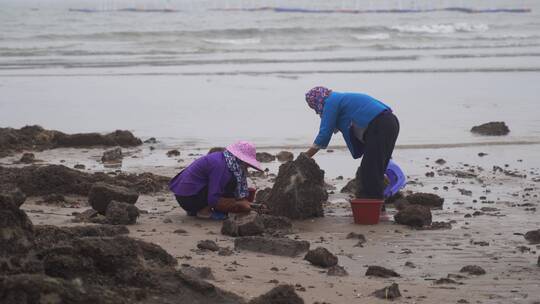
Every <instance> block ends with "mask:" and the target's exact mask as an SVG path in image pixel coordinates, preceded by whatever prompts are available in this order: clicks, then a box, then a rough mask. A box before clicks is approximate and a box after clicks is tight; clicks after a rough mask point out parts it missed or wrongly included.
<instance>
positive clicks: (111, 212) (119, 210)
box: [105, 201, 140, 225]
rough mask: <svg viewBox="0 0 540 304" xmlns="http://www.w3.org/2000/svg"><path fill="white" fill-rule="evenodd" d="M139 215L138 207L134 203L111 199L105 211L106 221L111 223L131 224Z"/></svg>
mask: <svg viewBox="0 0 540 304" xmlns="http://www.w3.org/2000/svg"><path fill="white" fill-rule="evenodd" d="M139 215H140V213H139V209H138V208H137V207H135V206H134V205H131V204H128V203H123V202H117V201H112V202H111V203H110V204H109V206H107V210H106V211H105V217H106V218H107V222H108V223H109V224H111V225H133V224H135V223H136V222H137V218H138V217H139Z"/></svg>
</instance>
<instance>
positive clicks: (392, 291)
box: [373, 283, 401, 300]
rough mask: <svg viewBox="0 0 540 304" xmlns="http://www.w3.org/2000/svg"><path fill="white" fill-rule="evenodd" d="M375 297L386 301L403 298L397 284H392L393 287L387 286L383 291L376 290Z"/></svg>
mask: <svg viewBox="0 0 540 304" xmlns="http://www.w3.org/2000/svg"><path fill="white" fill-rule="evenodd" d="M373 295H374V296H376V297H377V298H379V299H384V300H392V299H396V298H399V297H401V293H400V292H399V285H398V284H396V283H392V285H390V286H386V287H385V288H383V289H379V290H376V291H375V292H374V293H373Z"/></svg>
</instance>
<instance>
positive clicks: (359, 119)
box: [314, 92, 391, 158]
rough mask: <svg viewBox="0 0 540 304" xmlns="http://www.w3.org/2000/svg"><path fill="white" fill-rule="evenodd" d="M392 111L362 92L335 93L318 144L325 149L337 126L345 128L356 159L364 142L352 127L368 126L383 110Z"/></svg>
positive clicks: (327, 106)
mask: <svg viewBox="0 0 540 304" xmlns="http://www.w3.org/2000/svg"><path fill="white" fill-rule="evenodd" d="M385 110H391V109H390V107H389V106H387V105H385V104H384V103H382V102H381V101H379V100H377V99H375V98H373V97H371V96H368V95H365V94H360V93H339V92H332V93H331V94H330V96H328V97H327V98H326V100H325V103H324V107H323V111H322V115H321V125H320V128H319V134H318V135H317V137H316V138H315V141H314V145H315V146H317V147H319V148H322V149H325V148H326V147H328V144H329V143H330V139H331V138H332V134H333V132H334V130H335V129H337V130H339V131H341V133H342V134H343V139H345V143H347V147H348V148H349V151H350V152H351V155H352V156H353V158H360V157H361V156H362V155H363V154H364V152H363V144H362V142H361V141H360V140H358V139H357V138H356V137H354V136H353V134H352V132H351V127H352V126H354V127H356V128H360V129H366V128H367V127H368V125H369V123H370V122H371V121H372V120H373V119H374V118H375V117H377V115H379V114H380V113H381V112H383V111H385Z"/></svg>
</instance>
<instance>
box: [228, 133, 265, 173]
mask: <svg viewBox="0 0 540 304" xmlns="http://www.w3.org/2000/svg"><path fill="white" fill-rule="evenodd" d="M225 149H227V151H229V152H231V153H232V155H234V156H236V158H238V159H239V160H241V161H243V162H245V163H247V164H248V165H250V166H251V167H253V168H255V169H257V170H259V171H263V170H262V169H261V164H260V163H259V161H258V160H257V158H256V154H257V152H256V150H255V145H254V144H252V143H250V142H249V141H243V140H241V141H238V142H235V143H234V144H232V145H229V146H227V148H225Z"/></svg>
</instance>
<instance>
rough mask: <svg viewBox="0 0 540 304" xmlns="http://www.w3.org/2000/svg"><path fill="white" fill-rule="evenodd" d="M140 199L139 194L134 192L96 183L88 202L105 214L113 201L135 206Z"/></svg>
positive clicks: (89, 194)
mask: <svg viewBox="0 0 540 304" xmlns="http://www.w3.org/2000/svg"><path fill="white" fill-rule="evenodd" d="M138 198H139V194H138V193H137V192H135V191H133V190H130V189H128V188H125V187H121V186H115V185H109V184H105V183H96V184H95V185H93V186H92V188H91V189H90V192H89V193H88V202H89V203H90V205H91V206H92V208H94V209H95V210H97V211H98V212H99V213H101V214H105V212H106V210H107V207H108V206H109V204H110V203H111V202H112V201H113V200H114V201H118V202H123V203H128V204H132V205H133V204H135V203H136V202H137V199H138Z"/></svg>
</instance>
